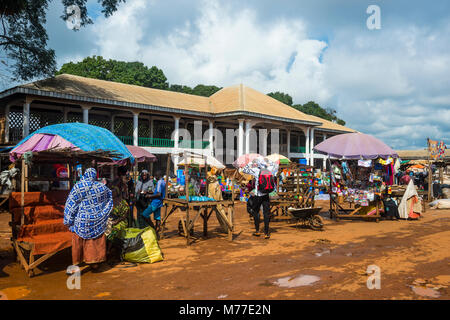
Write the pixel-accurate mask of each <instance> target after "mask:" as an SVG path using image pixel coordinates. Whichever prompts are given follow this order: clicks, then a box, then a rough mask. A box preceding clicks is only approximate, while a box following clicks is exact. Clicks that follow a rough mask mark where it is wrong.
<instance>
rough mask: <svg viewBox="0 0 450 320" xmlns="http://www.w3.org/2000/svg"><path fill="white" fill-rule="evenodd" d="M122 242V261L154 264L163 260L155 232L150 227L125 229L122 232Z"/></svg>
mask: <svg viewBox="0 0 450 320" xmlns="http://www.w3.org/2000/svg"><path fill="white" fill-rule="evenodd" d="M122 240H123V242H122V253H121V258H122V260H124V261H128V262H138V263H154V262H157V261H162V260H163V256H162V252H161V249H160V247H159V245H158V241H157V238H156V232H155V230H154V229H153V228H152V227H147V228H145V229H135V228H127V229H125V230H124V232H123V239H122Z"/></svg>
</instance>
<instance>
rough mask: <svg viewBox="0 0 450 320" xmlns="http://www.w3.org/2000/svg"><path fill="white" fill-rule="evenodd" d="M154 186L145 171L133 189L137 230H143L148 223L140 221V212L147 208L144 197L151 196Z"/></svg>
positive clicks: (147, 203)
mask: <svg viewBox="0 0 450 320" xmlns="http://www.w3.org/2000/svg"><path fill="white" fill-rule="evenodd" d="M154 188H155V187H154V184H153V179H150V175H149V174H148V171H147V170H145V169H144V170H142V171H141V175H140V177H139V180H138V181H137V183H136V188H135V190H134V191H135V192H134V195H135V199H136V202H135V205H136V209H137V225H138V228H140V229H142V228H145V227H146V226H147V225H148V223H147V221H145V220H144V219H142V217H143V216H142V212H143V211H144V210H145V209H146V208H147V207H148V205H149V198H148V197H146V195H147V194H151V193H152V192H153V190H154Z"/></svg>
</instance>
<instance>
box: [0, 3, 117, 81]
mask: <svg viewBox="0 0 450 320" xmlns="http://www.w3.org/2000/svg"><path fill="white" fill-rule="evenodd" d="M51 1H52V0H1V1H0V26H1V27H0V30H1V31H0V48H1V52H2V53H4V54H5V56H2V57H0V59H2V63H3V64H4V65H5V64H6V68H5V71H1V72H2V73H5V74H7V73H8V74H9V73H11V74H12V75H13V76H14V77H15V78H16V79H21V80H30V79H32V78H34V77H40V76H51V75H53V74H54V72H55V70H56V61H55V51H54V50H53V49H51V48H48V47H47V41H48V35H47V32H46V30H45V23H46V15H47V10H48V5H49V3H50V2H51ZM61 1H62V4H63V6H64V14H63V15H62V16H61V18H62V19H63V20H65V21H67V20H68V19H70V18H71V16H72V13H73V12H69V13H68V12H67V8H68V7H69V6H71V5H77V6H78V8H79V9H80V27H83V26H85V25H87V24H91V23H93V22H92V20H91V19H90V18H89V17H88V15H87V7H86V3H87V0H61ZM97 1H98V2H99V3H100V4H101V6H102V13H103V14H104V16H105V17H109V16H111V15H112V14H113V13H114V12H115V11H116V10H117V7H118V5H119V3H121V2H125V0H97ZM73 30H75V31H76V30H77V29H73ZM3 59H5V60H8V61H11V64H7V63H6V61H5V60H3ZM5 74H4V75H3V77H5V76H6V75H5Z"/></svg>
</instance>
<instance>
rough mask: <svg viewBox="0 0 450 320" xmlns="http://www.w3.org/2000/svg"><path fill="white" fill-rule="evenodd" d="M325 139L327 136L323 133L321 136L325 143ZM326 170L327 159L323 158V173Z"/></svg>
mask: <svg viewBox="0 0 450 320" xmlns="http://www.w3.org/2000/svg"><path fill="white" fill-rule="evenodd" d="M326 139H327V135H326V134H325V133H324V134H323V141H325V140H326ZM326 168H327V159H326V158H325V157H323V171H325V170H326Z"/></svg>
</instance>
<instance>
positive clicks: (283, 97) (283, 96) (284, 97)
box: [267, 91, 293, 106]
mask: <svg viewBox="0 0 450 320" xmlns="http://www.w3.org/2000/svg"><path fill="white" fill-rule="evenodd" d="M267 95H268V96H270V97H272V98H274V99H277V100H278V101H281V102H283V103H284V104H287V105H288V106H292V103H293V102H292V97H291V96H290V95H288V94H287V93H283V92H279V91H277V92H270V93H268V94H267Z"/></svg>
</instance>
